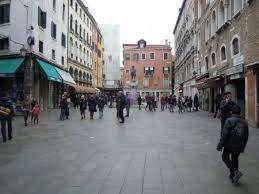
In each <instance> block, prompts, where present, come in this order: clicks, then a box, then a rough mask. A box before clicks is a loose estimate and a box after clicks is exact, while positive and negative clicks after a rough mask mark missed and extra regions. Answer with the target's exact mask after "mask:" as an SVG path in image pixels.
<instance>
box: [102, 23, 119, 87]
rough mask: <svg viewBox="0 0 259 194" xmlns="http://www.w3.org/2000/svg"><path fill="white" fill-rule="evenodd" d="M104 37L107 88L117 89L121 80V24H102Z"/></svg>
mask: <svg viewBox="0 0 259 194" xmlns="http://www.w3.org/2000/svg"><path fill="white" fill-rule="evenodd" d="M101 31H102V33H103V39H104V48H105V51H104V63H105V65H104V69H105V70H104V72H105V83H104V86H105V88H109V89H112V88H113V89H116V88H118V87H119V81H120V66H121V65H120V64H121V61H120V53H121V50H120V48H121V44H120V26H119V25H112V24H104V25H102V26H101Z"/></svg>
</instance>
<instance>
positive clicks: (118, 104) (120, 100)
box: [116, 91, 126, 123]
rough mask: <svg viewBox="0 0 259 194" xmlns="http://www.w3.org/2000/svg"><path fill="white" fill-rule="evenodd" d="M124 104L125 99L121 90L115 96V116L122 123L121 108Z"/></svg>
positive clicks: (122, 108)
mask: <svg viewBox="0 0 259 194" xmlns="http://www.w3.org/2000/svg"><path fill="white" fill-rule="evenodd" d="M125 105H126V99H125V96H124V94H123V92H122V91H120V92H119V93H118V95H117V98H116V108H117V117H118V118H119V119H121V121H120V123H124V115H123V110H124V108H125Z"/></svg>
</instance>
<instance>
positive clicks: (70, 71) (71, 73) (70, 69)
mask: <svg viewBox="0 0 259 194" xmlns="http://www.w3.org/2000/svg"><path fill="white" fill-rule="evenodd" d="M69 73H70V75H71V76H72V77H74V70H73V68H72V67H70V68H69Z"/></svg>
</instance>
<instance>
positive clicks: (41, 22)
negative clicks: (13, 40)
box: [38, 7, 47, 29]
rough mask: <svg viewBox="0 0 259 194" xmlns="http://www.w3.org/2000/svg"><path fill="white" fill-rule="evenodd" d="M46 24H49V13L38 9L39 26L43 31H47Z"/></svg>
mask: <svg viewBox="0 0 259 194" xmlns="http://www.w3.org/2000/svg"><path fill="white" fill-rule="evenodd" d="M46 23H47V12H44V11H42V10H41V8H40V7H38V25H39V26H40V27H42V28H43V29H45V28H46Z"/></svg>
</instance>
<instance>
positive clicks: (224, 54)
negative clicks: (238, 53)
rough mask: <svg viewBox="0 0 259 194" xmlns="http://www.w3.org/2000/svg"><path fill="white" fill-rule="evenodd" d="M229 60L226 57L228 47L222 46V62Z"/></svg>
mask: <svg viewBox="0 0 259 194" xmlns="http://www.w3.org/2000/svg"><path fill="white" fill-rule="evenodd" d="M226 59H227V56H226V47H225V46H222V47H221V61H225V60H226Z"/></svg>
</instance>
